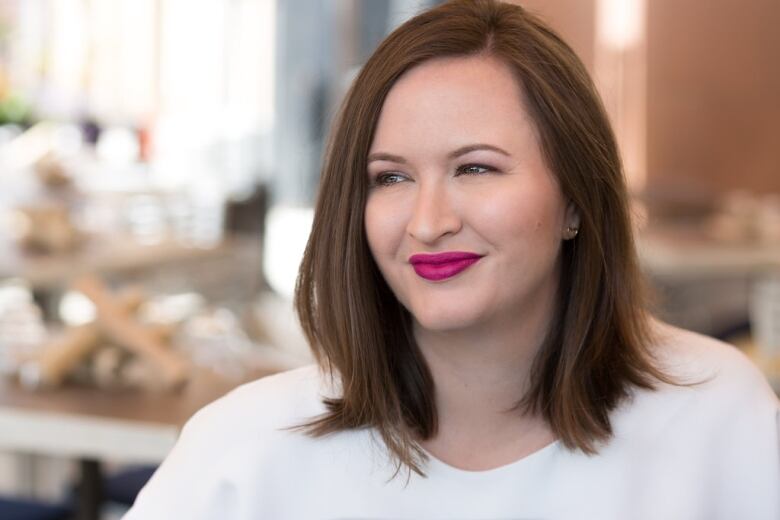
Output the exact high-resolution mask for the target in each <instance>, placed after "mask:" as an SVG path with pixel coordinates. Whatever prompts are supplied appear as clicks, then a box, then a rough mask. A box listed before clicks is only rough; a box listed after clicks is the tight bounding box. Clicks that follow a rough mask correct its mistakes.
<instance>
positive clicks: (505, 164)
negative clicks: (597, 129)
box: [365, 55, 578, 470]
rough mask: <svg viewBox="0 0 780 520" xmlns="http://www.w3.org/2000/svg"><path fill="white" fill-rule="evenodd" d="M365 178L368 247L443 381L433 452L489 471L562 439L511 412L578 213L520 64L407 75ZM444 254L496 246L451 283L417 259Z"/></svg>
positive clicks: (429, 67)
mask: <svg viewBox="0 0 780 520" xmlns="http://www.w3.org/2000/svg"><path fill="white" fill-rule="evenodd" d="M367 174H368V176H369V179H370V182H371V188H370V192H369V195H368V199H367V203H366V208H365V227H366V235H367V238H368V243H369V247H370V249H371V253H372V255H373V257H374V259H375V260H376V263H377V265H378V266H379V269H380V271H381V272H382V274H383V276H384V278H385V280H386V281H387V283H388V285H389V286H390V288H391V289H392V290H393V292H394V294H395V295H396V297H397V298H398V300H399V301H400V302H401V303H402V304H403V305H404V306H405V307H406V308H407V309H408V310H409V311H410V313H411V314H412V316H413V320H414V334H415V337H416V339H417V342H418V344H419V346H420V349H421V350H422V353H423V356H424V357H425V359H426V362H427V363H428V365H429V367H430V369H431V373H432V375H433V378H434V382H435V386H436V403H437V407H438V411H439V421H440V422H439V425H440V428H439V430H440V431H439V433H438V434H437V435H436V437H434V438H433V439H429V440H426V441H423V442H421V445H422V446H423V448H425V449H426V450H427V451H428V452H429V453H431V454H432V455H433V456H435V457H437V458H439V459H441V460H442V461H444V462H446V463H448V464H450V465H452V466H456V467H459V468H462V469H468V470H484V469H491V468H494V467H498V466H501V465H504V464H507V463H510V462H512V461H515V460H518V459H520V458H523V457H524V456H526V455H528V454H530V453H532V452H534V451H536V450H538V449H540V448H541V447H543V446H545V445H547V444H549V443H551V442H552V441H553V440H554V437H553V436H552V434H551V432H550V431H549V429H548V428H547V426H546V424H545V423H544V421H543V420H542V419H541V418H538V417H529V416H524V415H521V414H520V413H519V412H516V411H514V412H509V411H508V410H509V409H510V408H511V407H512V406H513V405H514V404H515V403H516V402H517V401H518V400H519V399H520V398H521V397H522V396H523V393H524V388H525V386H526V384H527V377H528V371H529V367H530V364H531V361H532V359H533V356H534V354H535V353H536V351H537V349H538V348H539V346H540V344H541V342H542V339H543V337H544V334H545V333H546V331H547V327H548V324H549V321H550V318H551V315H552V309H553V301H554V295H555V292H556V289H557V280H558V278H559V259H560V250H561V243H562V241H563V240H564V238H565V236H566V231H565V229H566V227H567V226H575V227H576V226H577V225H578V217H577V214H576V211H575V210H574V209H573V208H572V207H571V205H569V204H568V203H567V201H566V200H565V198H564V197H563V195H562V194H561V191H560V188H559V186H558V184H557V181H556V178H555V176H554V175H553V174H552V172H550V170H549V168H548V167H547V165H546V164H545V161H544V157H543V154H542V151H541V149H540V146H539V140H538V136H537V132H536V129H535V126H534V123H533V121H532V119H531V118H530V116H529V115H528V113H527V110H526V108H525V106H524V102H523V95H522V90H521V88H520V85H519V84H518V82H517V81H516V80H515V79H514V76H513V75H512V73H511V70H510V69H509V68H508V67H507V66H506V65H505V64H503V63H502V62H500V61H499V60H497V59H495V58H492V57H488V56H482V55H479V56H471V57H457V58H445V59H436V60H431V61H428V62H425V63H423V64H421V65H419V66H417V67H415V68H414V69H412V70H410V71H408V72H407V73H406V74H404V76H402V77H401V79H400V80H399V81H398V82H397V83H396V84H395V85H394V86H393V88H392V89H391V90H390V92H389V94H388V96H387V98H386V100H385V103H384V105H383V107H382V112H381V115H380V118H379V121H378V125H377V129H376V132H375V136H374V141H373V143H372V146H371V150H370V153H369V161H368V172H367ZM444 251H468V252H473V253H478V254H480V255H484V256H483V257H482V258H481V260H480V261H479V262H477V263H476V264H474V265H472V266H471V267H469V268H468V269H466V270H465V271H463V272H461V273H459V274H458V275H456V276H454V277H452V278H449V279H446V280H441V281H430V280H426V279H424V278H422V277H420V276H418V275H417V274H416V273H415V271H414V269H413V268H412V266H411V264H410V263H409V257H410V256H411V255H413V254H416V253H438V252H444Z"/></svg>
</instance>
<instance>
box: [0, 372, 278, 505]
mask: <svg viewBox="0 0 780 520" xmlns="http://www.w3.org/2000/svg"><path fill="white" fill-rule="evenodd" d="M275 371H276V370H273V369H267V370H258V371H257V372H255V373H253V374H252V375H251V376H250V377H248V378H247V380H252V379H257V378H259V377H262V376H264V375H268V374H270V373H273V372H275ZM241 382H243V381H235V380H234V381H229V380H225V379H224V378H221V377H219V376H217V375H216V374H214V373H212V372H209V371H207V370H205V369H198V370H196V371H195V372H194V376H193V378H192V379H191V380H190V382H189V383H188V384H187V385H186V386H185V387H184V388H182V389H181V390H179V391H178V392H175V393H144V392H138V391H133V392H131V391H116V392H108V391H102V390H96V389H94V388H84V387H77V386H65V387H63V388H58V389H52V390H45V391H35V392H31V391H28V390H25V389H23V388H21V387H20V386H19V385H18V384H16V383H15V382H14V381H11V380H7V379H0V449H2V450H8V451H18V452H27V453H33V454H40V455H51V456H58V457H69V458H74V459H78V460H79V461H80V466H81V482H80V486H79V492H78V505H77V508H78V518H79V519H80V520H97V519H98V518H99V508H100V504H101V493H100V485H101V482H102V479H101V474H100V462H101V461H104V460H111V461H117V462H127V463H147V464H150V463H151V464H153V463H159V462H160V461H162V460H163V459H164V458H165V456H166V455H167V454H168V452H169V451H170V449H171V448H172V447H173V445H174V443H175V442H176V439H177V437H178V435H179V432H180V430H181V428H182V426H183V425H184V423H185V422H186V421H187V419H189V418H190V417H191V416H192V415H193V414H194V413H195V412H196V411H197V410H199V409H200V408H202V407H203V406H205V405H206V404H208V403H210V402H212V401H214V400H215V399H217V398H219V397H221V396H222V395H224V394H225V393H227V392H228V391H230V390H231V389H233V388H234V387H236V386H237V385H238V384H239V383H241Z"/></svg>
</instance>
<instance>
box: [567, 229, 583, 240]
mask: <svg viewBox="0 0 780 520" xmlns="http://www.w3.org/2000/svg"><path fill="white" fill-rule="evenodd" d="M579 232H580V228H576V227H571V226H569V227H567V228H566V231H565V232H564V239H565V240H571V239H572V238H575V237H576V236H577V233H579Z"/></svg>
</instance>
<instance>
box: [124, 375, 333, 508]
mask: <svg viewBox="0 0 780 520" xmlns="http://www.w3.org/2000/svg"><path fill="white" fill-rule="evenodd" d="M329 392H331V389H330V385H329V378H327V377H324V376H323V375H321V373H320V370H319V368H318V367H316V366H306V367H302V368H298V369H295V370H291V371H288V372H283V373H280V374H276V375H273V376H268V377H264V378H262V379H259V380H257V381H254V382H251V383H248V384H245V385H243V386H240V387H238V388H236V389H235V390H233V391H232V392H230V393H229V394H227V395H225V396H224V397H222V398H221V399H218V400H217V401H215V402H213V403H212V404H210V405H208V406H206V407H205V408H203V409H201V410H200V411H199V412H197V413H196V414H195V415H194V416H193V417H192V418H191V419H190V420H189V421H188V422H187V424H186V425H185V426H184V428H183V429H182V432H181V435H180V436H179V440H178V441H177V443H176V445H175V446H174V447H173V449H172V450H171V452H170V453H169V454H168V456H167V457H166V459H165V461H163V463H162V465H161V466H160V467H159V468H158V470H157V471H156V472H155V474H154V476H153V477H152V478H151V480H150V481H149V482H148V483H147V485H146V486H145V487H144V489H143V490H142V491H141V493H140V494H139V495H138V498H137V499H136V502H135V504H134V506H133V508H132V509H131V510H130V511H129V512H128V514H127V516H126V517H125V518H127V519H128V520H130V519H132V520H135V519H136V518H138V519H139V520H140V519H143V520H157V519H160V520H162V519H167V518H190V519H193V520H194V519H203V520H205V519H210V518H234V517H236V514H237V513H236V511H237V509H240V508H242V507H245V505H244V502H245V501H246V500H248V499H249V498H250V497H251V496H255V495H256V494H257V493H258V491H257V490H255V491H252V492H250V491H249V488H252V486H254V485H260V484H261V483H262V482H264V481H263V480H262V478H263V477H262V475H255V474H253V473H251V472H253V471H264V472H265V473H264V474H265V475H266V477H265V478H268V473H269V471H270V468H272V467H277V468H278V467H282V466H281V464H280V463H276V464H272V463H271V462H272V459H274V457H276V458H278V457H280V456H282V457H283V456H284V454H285V453H287V454H291V453H297V452H298V451H300V450H298V448H299V447H301V446H304V447H306V446H307V444H306V441H305V440H303V439H305V436H304V435H302V434H301V435H293V434H291V432H290V430H289V428H291V427H294V426H297V425H300V424H301V423H305V422H307V420H309V419H311V418H313V417H314V416H316V415H319V414H320V413H322V411H324V405H323V404H322V397H324V396H326V395H329ZM290 460H297V459H295V458H294V457H293V458H291V459H290ZM287 462H288V463H289V462H290V461H289V460H288V461H287ZM206 468H207V470H205V469H206ZM253 493H254V494H253Z"/></svg>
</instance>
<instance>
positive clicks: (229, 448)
mask: <svg viewBox="0 0 780 520" xmlns="http://www.w3.org/2000/svg"><path fill="white" fill-rule="evenodd" d="M663 331H664V334H665V336H666V339H665V340H664V341H663V344H662V345H660V346H659V347H658V349H657V351H658V355H659V359H661V360H662V361H663V363H664V366H666V367H667V371H668V372H671V374H672V375H676V376H680V377H683V378H684V380H686V381H688V380H690V381H701V380H702V379H703V378H707V380H706V381H704V382H702V383H701V384H700V385H696V386H693V387H677V386H670V385H661V386H660V388H659V389H658V390H657V391H654V392H651V391H644V390H637V391H635V392H634V396H633V398H632V399H631V400H629V401H626V402H625V403H623V405H621V406H620V407H619V408H618V409H617V410H615V411H614V413H613V414H612V424H613V428H614V432H615V434H614V437H613V438H612V439H611V440H610V442H609V443H607V444H606V445H605V446H602V447H601V449H600V450H599V453H598V454H597V455H595V456H587V455H584V454H582V453H580V452H577V451H569V450H567V449H566V448H565V447H564V446H563V445H562V444H560V443H558V442H554V443H553V444H550V445H548V446H547V447H545V448H543V449H541V450H540V451H537V452H535V453H533V454H531V455H530V456H527V457H525V458H523V459H521V460H518V461H515V462H513V463H510V464H508V465H506V466H502V467H500V468H497V469H492V470H488V471H465V470H460V469H457V468H454V467H451V466H449V465H447V464H445V463H443V462H441V461H439V460H437V459H435V458H431V459H430V461H429V463H428V464H427V465H426V466H425V467H424V470H425V472H426V473H427V478H423V477H420V476H418V475H416V474H414V473H412V474H411V477H410V478H409V480H408V482H407V473H406V472H405V471H402V472H401V473H400V474H399V475H398V476H397V477H396V478H392V475H393V469H394V467H393V466H392V465H391V464H390V463H389V459H388V457H387V453H386V450H385V448H384V446H383V445H382V443H381V441H379V440H378V436H377V435H375V433H374V432H373V430H371V429H368V428H365V429H362V430H356V431H347V432H341V433H338V434H334V435H330V436H327V437H324V438H320V439H313V438H310V437H308V436H306V435H305V434H302V433H298V432H291V431H288V430H284V429H283V428H285V427H288V426H291V425H295V424H298V423H300V422H303V421H305V420H306V419H310V418H312V417H314V416H316V415H318V414H320V413H322V412H324V411H325V408H324V406H323V404H322V402H321V397H322V395H333V394H332V392H333V390H332V387H331V386H329V385H328V384H327V379H325V378H322V377H320V373H319V370H318V369H317V368H316V367H313V366H310V367H304V368H301V369H297V370H293V371H290V372H285V373H282V374H278V375H275V376H270V377H267V378H264V379H260V380H258V381H255V382H253V383H250V384H248V385H244V386H242V387H240V388H238V389H237V390H235V391H233V392H232V393H230V394H229V395H227V396H226V397H224V398H222V399H220V400H218V401H217V402H215V403H213V404H211V405H209V406H207V407H206V408H204V409H203V410H201V411H200V412H198V413H197V414H196V415H195V416H194V417H193V418H192V419H191V420H190V421H189V422H188V424H187V425H186V426H185V428H184V430H183V432H182V435H181V438H180V439H179V442H178V443H177V444H176V446H175V448H174V449H173V451H172V452H171V453H170V455H169V456H168V458H167V459H166V460H165V462H164V463H163V464H162V466H161V467H160V469H159V470H158V471H157V473H156V474H155V475H154V477H153V478H152V479H151V481H150V482H149V483H148V484H147V486H146V487H145V488H144V489H143V491H142V492H141V494H140V495H139V497H138V499H137V501H136V504H135V505H134V506H133V508H132V509H131V510H130V511H129V513H128V514H127V515H126V516H125V520H171V519H174V518H182V519H187V520H200V519H204V520H205V519H220V520H223V519H224V520H249V519H252V520H258V519H273V520H283V519H295V520H308V519H332V520H335V519H358V518H359V519H385V520H389V519H412V518H414V519H464V520H465V519H469V520H476V519H492V520H498V519H513V520H515V519H577V520H587V519H593V520H610V519H614V520H644V519H658V520H676V519H680V520H682V519H685V520H694V519H701V520H718V519H729V520H743V519H750V520H778V519H780V404H779V403H778V400H777V397H776V396H775V395H774V393H773V392H772V391H771V389H770V388H769V386H768V385H767V383H766V381H765V380H764V379H763V377H762V375H761V374H760V373H759V372H758V371H757V369H756V368H754V366H753V365H752V364H751V363H750V362H749V361H748V360H747V359H746V358H745V357H744V356H743V355H742V354H741V353H740V352H739V351H737V350H736V349H735V348H733V347H731V346H728V345H725V344H723V343H720V342H717V341H715V340H712V339H709V338H706V337H704V336H700V335H697V334H694V333H691V332H686V331H682V330H679V329H673V328H671V327H663ZM688 377H690V379H685V378H688Z"/></svg>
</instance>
